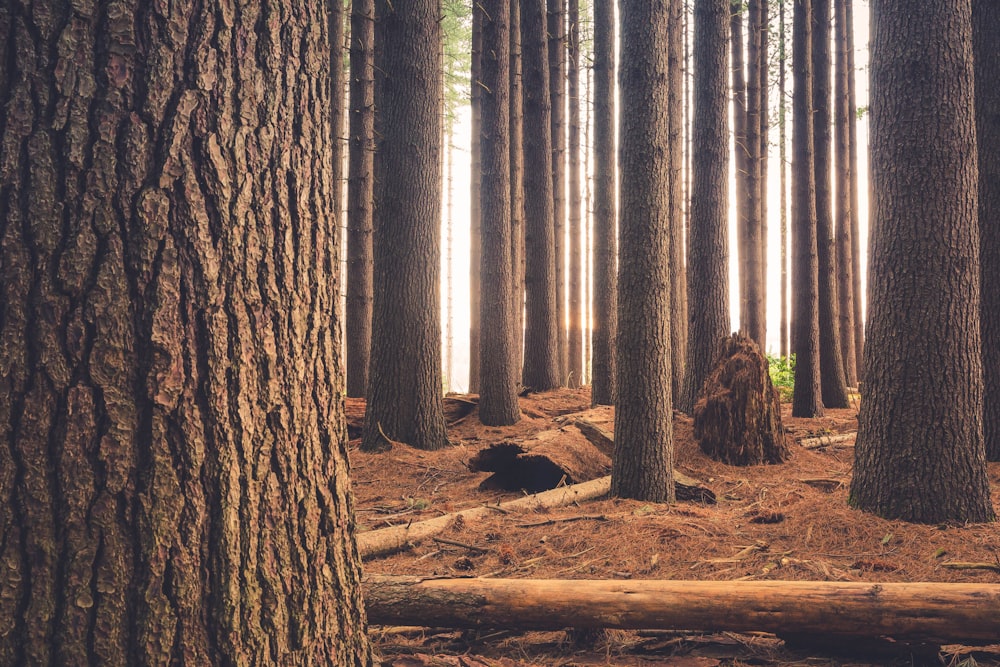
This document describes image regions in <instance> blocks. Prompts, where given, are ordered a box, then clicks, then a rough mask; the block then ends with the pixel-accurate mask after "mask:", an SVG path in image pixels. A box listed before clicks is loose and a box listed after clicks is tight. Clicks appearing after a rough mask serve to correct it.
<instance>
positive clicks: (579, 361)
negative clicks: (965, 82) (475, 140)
mask: <svg viewBox="0 0 1000 667" xmlns="http://www.w3.org/2000/svg"><path fill="white" fill-rule="evenodd" d="M568 1H569V14H568V16H569V30H568V31H567V34H568V36H569V44H568V46H569V49H568V54H569V58H568V60H567V69H568V72H569V347H568V348H567V349H568V358H569V361H568V364H569V366H568V373H567V379H568V383H569V386H570V387H573V388H576V387H579V386H580V385H582V384H583V294H582V292H581V290H582V288H583V214H582V211H581V207H582V204H583V194H582V192H581V185H582V183H581V180H580V0H568Z"/></svg>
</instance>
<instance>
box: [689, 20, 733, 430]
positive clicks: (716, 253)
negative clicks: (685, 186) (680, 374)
mask: <svg viewBox="0 0 1000 667" xmlns="http://www.w3.org/2000/svg"><path fill="white" fill-rule="evenodd" d="M729 12H730V2H729V0H694V31H693V32H694V44H693V48H692V55H693V59H694V82H693V84H692V88H693V90H694V99H693V106H692V122H691V140H692V144H693V145H694V146H697V147H698V150H697V152H696V154H694V155H692V158H691V224H690V234H689V236H688V248H687V250H688V262H687V267H688V352H687V364H686V368H687V372H686V374H685V380H684V387H685V388H684V395H683V396H682V397H681V400H680V401H678V408H679V409H681V410H683V411H684V412H687V413H688V414H690V413H691V412H692V410H693V408H694V404H695V400H696V399H697V397H698V393H699V392H700V391H701V387H702V384H703V383H704V381H705V378H706V377H707V376H708V373H709V372H710V371H711V369H712V366H713V364H715V361H716V355H717V354H718V351H719V344H720V343H721V341H722V340H723V339H724V338H725V337H726V336H728V335H729V236H728V226H727V222H728V217H729V187H728V185H729V146H728V136H729V123H728V121H727V116H726V106H727V105H726V84H727V71H726V60H727V58H726V55H727V54H726V46H727V44H726V43H727V41H728V39H727V36H728V35H727V32H728V25H729Z"/></svg>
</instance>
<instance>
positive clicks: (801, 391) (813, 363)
mask: <svg viewBox="0 0 1000 667" xmlns="http://www.w3.org/2000/svg"><path fill="white" fill-rule="evenodd" d="M821 1H822V0H821ZM811 54H812V0H794V13H793V22H792V73H793V77H794V81H793V85H794V91H793V94H792V159H793V161H794V162H793V165H792V167H793V169H792V227H793V230H794V232H795V233H794V235H793V236H792V262H793V263H792V284H793V285H794V286H795V291H794V292H793V293H792V297H793V299H794V303H793V308H792V353H793V354H795V394H794V395H793V397H792V415H793V416H795V417H818V416H820V415H822V414H823V401H822V393H821V390H820V355H819V295H818V280H819V277H818V272H819V263H818V261H817V256H816V174H815V170H814V168H815V164H816V162H815V160H814V159H813V148H814V143H813V113H812V100H813V92H812V84H813V81H812V79H813V76H812V59H811Z"/></svg>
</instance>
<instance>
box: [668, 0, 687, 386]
mask: <svg viewBox="0 0 1000 667" xmlns="http://www.w3.org/2000/svg"><path fill="white" fill-rule="evenodd" d="M669 11H670V14H669V16H668V18H667V20H668V22H669V23H668V26H667V32H668V33H669V35H670V42H669V44H668V47H667V48H668V49H669V74H668V84H667V85H668V90H667V95H668V112H667V114H668V115H667V123H668V126H669V132H670V181H669V188H670V192H669V202H670V219H671V220H672V221H673V222H674V224H673V225H672V226H671V228H670V267H671V270H672V273H671V282H670V285H671V291H670V313H671V314H670V353H671V360H670V367H671V374H672V380H671V392H672V395H673V396H675V397H678V398H679V397H680V395H681V392H682V391H683V389H684V360H685V357H686V356H687V273H686V271H685V267H684V201H683V200H684V174H683V170H684V69H683V58H684V32H683V30H684V3H683V2H682V0H671V2H670V10H669Z"/></svg>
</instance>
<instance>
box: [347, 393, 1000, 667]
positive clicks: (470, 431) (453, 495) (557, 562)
mask: <svg viewBox="0 0 1000 667" xmlns="http://www.w3.org/2000/svg"><path fill="white" fill-rule="evenodd" d="M521 401H522V403H521V405H522V410H523V412H524V415H525V417H524V419H523V420H522V421H521V422H520V423H519V424H517V425H515V426H511V427H505V428H492V427H484V426H482V425H481V424H480V423H479V420H478V416H477V413H476V412H475V410H473V411H472V412H471V413H470V414H468V415H467V416H465V417H462V418H459V419H458V420H457V422H456V423H453V425H452V426H451V428H450V429H449V433H450V437H451V439H452V440H453V442H454V444H455V446H454V447H451V448H448V449H445V450H442V451H439V452H421V451H417V450H414V449H412V448H409V447H406V446H401V445H397V446H395V447H394V448H393V449H392V450H390V451H389V452H386V453H381V454H366V453H363V452H360V451H358V450H357V442H356V441H354V442H352V445H353V446H352V448H351V465H352V469H351V478H352V481H353V488H354V494H355V512H356V516H357V521H358V523H359V526H360V528H359V529H360V530H372V529H378V528H383V527H386V526H390V525H398V524H400V523H405V522H409V521H419V520H421V519H426V518H431V517H435V516H440V515H441V514H446V513H450V512H454V511H457V510H460V509H464V508H467V507H474V506H478V505H482V504H483V503H485V502H490V503H495V502H496V501H498V500H506V499H513V498H515V497H517V495H518V494H516V493H498V492H497V491H481V490H480V489H479V484H480V482H481V481H482V480H483V479H484V478H485V477H487V473H474V472H470V471H469V469H468V467H467V463H468V461H469V460H470V458H471V457H472V456H473V455H474V454H475V453H476V452H478V451H479V450H480V449H482V448H484V447H486V446H488V445H490V444H492V443H495V442H499V441H501V440H504V439H515V440H516V439H524V438H527V437H529V436H531V435H532V434H534V433H537V432H539V431H542V430H546V429H553V428H559V427H560V424H561V423H562V422H564V421H565V418H564V417H563V416H564V415H567V414H571V413H575V412H579V411H583V410H586V409H588V408H589V407H590V396H589V391H588V390H587V389H580V390H558V391H554V392H548V393H543V394H535V395H531V396H529V397H526V398H522V399H521ZM352 408H353V409H352ZM856 408H857V405H856V404H855V406H854V407H853V408H852V409H846V410H828V411H827V416H826V417H824V418H822V419H808V420H807V419H793V418H791V416H790V414H789V406H787V405H783V406H782V409H783V415H782V416H783V421H784V425H785V429H786V431H787V433H788V437H789V439H790V441H791V442H793V443H797V441H798V440H799V439H801V438H803V437H807V436H809V435H816V434H826V433H841V432H849V431H854V430H856V429H857V409H856ZM359 410H360V411H363V405H359V404H358V403H357V402H354V403H353V404H349V405H348V412H349V416H350V415H351V414H353V415H354V419H355V421H356V419H357V415H358V414H359ZM674 423H675V426H674V447H675V459H676V466H677V468H678V469H679V470H681V471H682V472H684V473H685V474H687V475H689V476H691V477H694V478H696V479H698V480H700V481H702V482H703V483H704V484H705V485H706V486H708V487H709V488H711V489H712V490H713V491H714V492H715V494H716V496H717V497H718V501H719V502H718V504H717V505H711V506H710V505H700V504H695V503H684V502H682V503H678V504H675V505H655V504H648V503H642V502H635V501H626V500H616V499H603V500H598V501H592V502H588V503H585V504H582V505H580V506H570V507H563V508H538V509H537V510H535V511H534V512H527V513H510V514H499V513H498V514H496V515H494V516H491V517H490V518H488V519H486V520H484V521H480V522H475V523H471V522H470V523H469V524H467V525H456V526H453V527H452V528H450V529H449V530H448V531H446V532H445V533H443V534H442V535H441V537H442V538H445V539H447V540H450V541H454V542H459V543H463V544H467V545H473V546H475V547H477V549H467V548H463V547H459V546H455V545H452V544H445V543H441V542H436V541H433V540H425V541H423V542H420V543H418V544H416V545H414V546H413V548H412V549H410V550H408V551H405V552H402V553H398V554H394V555H391V556H388V557H382V558H374V559H371V560H369V561H367V562H366V564H365V571H366V572H367V573H378V574H437V575H447V574H454V575H461V576H468V575H474V576H484V577H505V578H510V577H514V578H518V577H521V578H568V579H572V578H578V579H600V578H634V579H716V580H736V579H781V580H793V579H808V580H826V581H880V582H887V581H937V582H947V581H953V582H982V583H993V584H996V583H1000V528H998V526H997V525H995V524H994V525H977V526H954V525H941V526H921V525H911V524H906V523H902V522H897V521H885V520H882V519H878V518H876V517H873V516H870V515H867V514H864V513H862V512H859V511H856V510H853V509H850V508H849V507H848V505H847V492H848V486H849V481H850V475H851V465H852V461H853V449H852V447H851V446H850V444H847V445H834V446H830V447H827V448H824V449H819V450H807V449H805V448H803V447H802V446H801V445H798V444H792V445H791V447H792V457H791V459H790V460H789V461H788V462H786V463H784V464H782V465H776V466H757V467H749V468H736V467H732V466H727V465H724V464H720V463H716V462H714V461H712V460H710V459H708V458H707V457H706V456H704V455H703V454H702V453H701V451H700V450H699V449H698V446H697V444H696V443H695V442H694V440H693V438H692V434H691V420H690V419H688V418H687V417H685V416H682V415H678V416H677V417H676V419H675V422H674ZM990 479H991V482H992V486H993V498H994V504H995V505H998V502H1000V464H991V466H990ZM997 510H998V513H1000V506H998V507H997ZM748 547H753V548H752V549H748ZM958 561H962V562H977V563H984V564H997V566H998V567H997V568H996V569H992V570H991V569H975V570H956V569H950V568H949V567H947V564H948V563H951V562H958ZM372 637H373V639H374V641H375V643H376V645H377V647H378V649H379V651H380V652H381V654H382V656H383V659H384V661H385V663H384V664H386V665H398V666H401V667H402V666H410V665H414V666H415V665H452V666H457V665H466V666H469V667H473V666H474V667H482V666H484V665H496V666H501V665H502V666H504V667H512V666H514V665H605V664H610V665H660V664H662V665H698V666H709V665H744V664H745V665H786V664H797V665H827V664H831V665H832V664H838V665H848V664H856V665H862V664H912V663H919V662H924V663H930V664H943V665H949V664H951V665H965V667H971V666H972V665H973V664H980V665H986V664H990V665H1000V646H995V647H985V648H983V647H981V648H977V649H975V650H973V649H970V648H966V647H959V646H946V647H943V648H940V647H937V646H929V647H928V646H900V645H897V644H893V643H891V642H886V643H876V644H872V645H862V644H860V643H859V644H857V645H853V646H851V647H849V648H851V649H853V655H851V654H846V655H845V654H839V655H838V654H837V653H836V652H835V651H836V650H838V649H843V648H844V647H842V646H840V647H821V646H817V645H815V644H812V645H810V646H806V647H803V648H795V647H793V646H791V645H790V644H786V643H785V642H784V641H782V640H781V639H779V638H777V637H775V636H773V635H767V634H757V635H746V634H731V633H726V634H717V635H699V634H691V633H655V632H645V633H640V632H624V631H611V632H607V633H601V634H598V635H594V636H577V635H574V634H573V633H552V632H545V633H542V632H532V633H515V632H510V631H505V630H503V629H502V628H498V629H495V630H487V631H479V632H470V631H454V630H449V629H439V630H433V629H423V628H386V627H374V628H372ZM998 644H1000V638H998Z"/></svg>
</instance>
